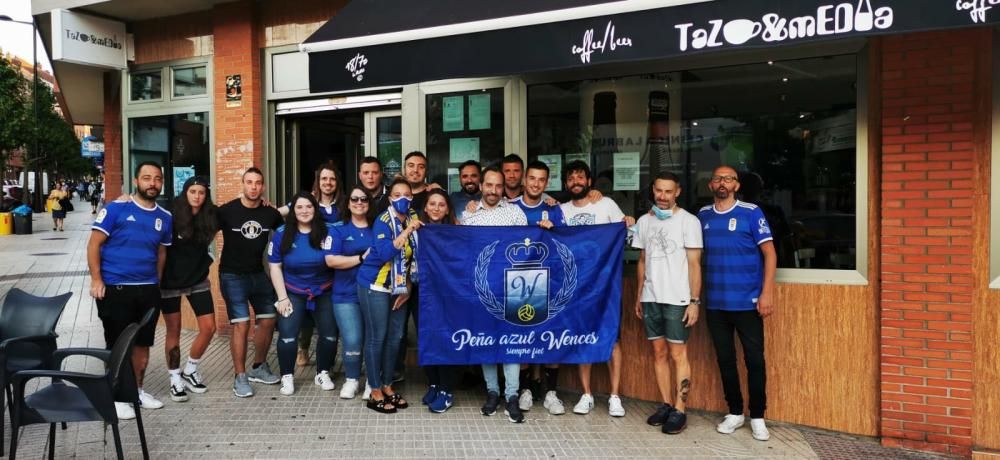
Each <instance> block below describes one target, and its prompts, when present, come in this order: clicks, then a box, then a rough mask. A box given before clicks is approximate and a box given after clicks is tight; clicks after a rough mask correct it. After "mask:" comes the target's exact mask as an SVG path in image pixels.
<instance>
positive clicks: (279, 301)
mask: <svg viewBox="0 0 1000 460" xmlns="http://www.w3.org/2000/svg"><path fill="white" fill-rule="evenodd" d="M286 300H288V297H285V298H284V299H278V303H281V302H284V301H286Z"/></svg>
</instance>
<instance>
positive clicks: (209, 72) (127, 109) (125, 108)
mask: <svg viewBox="0 0 1000 460" xmlns="http://www.w3.org/2000/svg"><path fill="white" fill-rule="evenodd" d="M200 66H204V67H205V68H206V85H205V86H206V87H205V94H203V95H198V96H186V97H181V98H164V99H161V100H158V101H131V100H130V99H129V97H130V94H131V81H132V79H131V75H132V73H148V72H151V71H154V70H156V69H159V70H160V72H161V75H163V74H167V73H169V75H170V80H164V81H167V84H166V85H161V89H162V90H163V91H165V92H166V94H169V95H173V71H172V70H171V69H172V68H175V67H177V68H184V67H200ZM212 76H213V69H212V56H211V55H209V56H199V57H196V58H188V59H180V60H175V61H165V62H158V63H154V64H143V65H138V66H134V67H133V68H130V69H126V70H122V71H121V78H122V81H128V82H129V84H123V85H121V100H122V114H121V115H122V116H121V132H122V133H123V138H122V177H123V178H125V180H123V181H122V191H123V193H132V192H133V191H134V185H133V184H132V181H131V180H129V178H131V177H132V168H133V162H132V152H131V149H130V147H129V142H128V133H129V120H131V119H132V118H145V117H157V116H170V115H180V114H185V113H194V112H205V113H206V117H207V120H208V142H209V152H208V154H209V161H208V165H209V176H210V177H209V180H210V181H212V183H215V178H216V165H215V128H216V127H215V106H214V104H213V101H214V99H213V93H214V85H212ZM161 95H162V94H161Z"/></svg>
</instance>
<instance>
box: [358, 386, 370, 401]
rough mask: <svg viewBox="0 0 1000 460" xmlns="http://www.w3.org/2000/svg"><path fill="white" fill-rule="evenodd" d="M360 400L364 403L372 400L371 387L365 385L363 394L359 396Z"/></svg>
mask: <svg viewBox="0 0 1000 460" xmlns="http://www.w3.org/2000/svg"><path fill="white" fill-rule="evenodd" d="M361 399H363V400H365V401H367V400H369V399H372V387H370V386H368V384H367V383H366V384H365V392H364V394H362V395H361Z"/></svg>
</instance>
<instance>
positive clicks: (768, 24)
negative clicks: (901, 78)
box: [674, 0, 893, 51]
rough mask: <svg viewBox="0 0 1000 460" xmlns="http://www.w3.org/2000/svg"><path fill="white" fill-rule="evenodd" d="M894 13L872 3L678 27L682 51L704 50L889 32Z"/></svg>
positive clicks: (825, 7) (862, 0)
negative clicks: (790, 15) (753, 42)
mask: <svg viewBox="0 0 1000 460" xmlns="http://www.w3.org/2000/svg"><path fill="white" fill-rule="evenodd" d="M892 23H893V10H892V8H891V7H888V6H883V7H879V8H875V9H873V8H872V4H871V0H858V3H857V5H855V4H853V3H846V2H845V3H839V4H836V5H823V6H820V7H818V8H816V12H815V13H814V14H810V15H804V16H797V17H793V18H788V17H784V16H782V15H780V14H776V13H767V14H764V15H761V18H760V21H753V20H750V19H731V20H728V21H727V20H725V19H713V20H710V21H708V23H707V25H706V26H705V27H696V26H695V24H694V23H685V24H678V25H676V26H674V28H675V29H677V30H678V32H679V34H680V42H679V44H680V50H681V51H687V50H688V49H689V48H690V49H694V50H700V49H704V48H715V47H719V46H723V45H726V44H729V45H742V44H744V43H746V42H748V41H750V40H751V39H753V38H756V37H758V36H759V37H760V39H761V40H763V41H765V42H781V41H785V40H795V39H799V38H805V37H814V36H821V35H838V34H846V33H850V32H867V31H871V30H875V29H878V30H885V29H888V28H890V27H892Z"/></svg>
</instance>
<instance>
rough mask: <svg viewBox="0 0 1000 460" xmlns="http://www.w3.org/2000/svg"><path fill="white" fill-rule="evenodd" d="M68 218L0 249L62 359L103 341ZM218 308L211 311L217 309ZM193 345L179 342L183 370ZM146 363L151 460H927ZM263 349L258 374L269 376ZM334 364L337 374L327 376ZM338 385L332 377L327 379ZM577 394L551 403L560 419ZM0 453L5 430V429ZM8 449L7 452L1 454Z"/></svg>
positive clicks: (67, 449) (42, 431)
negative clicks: (44, 309)
mask: <svg viewBox="0 0 1000 460" xmlns="http://www.w3.org/2000/svg"><path fill="white" fill-rule="evenodd" d="M79 209H81V211H76V212H72V213H70V214H69V216H68V217H67V219H66V225H65V229H66V231H65V232H53V231H52V230H51V228H52V227H51V220H50V219H49V216H48V215H47V214H39V215H37V216H36V217H35V220H34V229H35V234H33V235H12V236H4V237H0V261H2V262H0V297H4V296H6V292H7V291H8V290H9V289H10V288H11V287H18V288H20V289H23V290H25V291H28V292H30V293H33V294H36V295H55V294H58V293H62V292H66V291H71V292H73V294H74V295H73V297H72V298H71V299H70V302H69V305H68V306H67V307H66V311H65V313H64V314H63V316H62V319H61V320H60V322H59V325H58V328H57V332H58V333H59V334H60V337H59V346H60V347H99V348H103V346H104V339H103V336H102V328H101V323H100V320H98V318H97V313H96V308H95V306H94V302H93V299H91V298H90V296H89V294H88V288H89V280H90V279H89V275H88V274H87V273H88V272H87V266H86V265H87V263H86V245H87V238H88V237H89V235H90V223H91V219H92V216H91V215H90V213H87V212H85V211H84V209H86V210H89V207H86V206H80V207H79ZM216 308H223V306H222V305H217V306H216ZM192 338H193V334H191V333H184V334H183V336H182V344H181V348H182V357H186V356H187V350H188V349H189V346H190V341H191V339H192ZM156 339H157V341H156V344H155V345H154V347H153V349H152V353H151V361H150V367H149V371H148V373H147V377H146V390H147V391H148V392H150V393H152V394H154V395H156V396H157V397H158V398H159V399H161V400H163V401H164V402H165V404H166V406H165V407H164V408H163V409H160V410H149V411H143V422H144V425H145V427H146V434H147V439H148V442H149V449H150V454H151V455H152V456H153V457H154V458H203V457H208V456H211V457H212V458H216V459H219V458H334V457H347V458H604V459H609V458H630V459H636V458H835V459H848V458H864V459H871V458H900V459H928V458H939V457H935V456H931V455H926V454H920V453H913V452H907V451H901V450H893V449H885V448H882V447H881V446H880V445H879V444H878V442H877V441H876V440H873V439H869V438H859V437H854V436H848V435H841V434H837V433H830V432H824V431H818V430H813V429H808V428H803V427H798V426H793V425H787V424H780V423H777V422H772V423H770V425H769V426H770V430H771V440H770V441H769V442H759V441H755V440H754V439H753V438H752V437H751V436H750V430H749V426H747V427H745V428H743V429H740V430H738V431H737V432H736V433H735V434H733V435H729V436H725V435H720V434H718V433H716V432H715V424H716V423H717V422H718V419H719V418H720V416H719V414H715V413H705V412H698V411H691V413H690V414H689V419H688V428H687V430H686V431H685V432H684V433H682V434H680V435H676V436H667V435H664V434H661V433H660V432H659V430H658V429H655V428H653V427H649V426H647V425H646V423H645V419H646V417H647V416H648V415H649V414H650V413H652V412H653V411H654V409H655V405H654V404H652V403H648V402H643V401H634V400H626V401H625V407H626V410H627V411H628V415H627V416H626V417H623V418H612V417H609V416H608V413H607V399H606V398H605V397H600V396H599V397H598V398H597V407H596V409H595V410H594V411H593V412H592V413H591V414H590V415H587V416H579V415H575V414H572V413H568V414H566V415H562V416H550V415H548V412H547V411H546V410H545V409H543V408H542V407H541V404H540V403H536V405H535V407H534V409H533V410H532V411H530V412H528V413H526V414H525V415H526V421H525V423H523V424H517V425H515V424H512V423H509V422H508V421H507V420H506V417H503V416H502V414H501V415H498V416H493V417H484V416H482V415H480V414H479V406H480V405H481V404H482V399H483V397H482V390H480V389H469V390H464V391H459V392H458V393H457V394H456V399H455V407H453V408H452V409H451V410H449V411H448V412H447V413H445V414H433V413H431V412H429V411H427V409H426V408H424V407H422V406H420V404H419V401H418V400H419V398H420V397H421V396H422V394H423V390H424V389H425V386H424V383H423V376H422V373H421V372H419V371H417V370H412V371H411V372H409V373H408V374H407V381H406V382H405V383H403V384H402V385H401V386H399V387H398V388H397V390H398V391H400V392H401V393H403V394H404V395H406V396H407V397H408V399H409V400H410V401H411V408H409V409H406V410H402V411H400V412H399V413H397V414H395V415H381V414H376V413H374V412H372V411H370V410H368V409H366V408H365V407H364V404H363V401H361V400H360V395H359V397H358V398H356V399H354V400H342V399H339V398H338V394H339V388H338V390H335V391H333V392H322V391H320V390H319V388H318V387H316V386H315V385H313V384H312V375H313V372H314V369H313V368H312V366H309V367H307V368H306V369H300V370H298V371H297V375H296V387H297V388H296V393H295V395H293V396H290V397H285V396H281V395H279V393H278V386H277V385H274V386H266V385H259V384H254V385H255V391H256V392H257V394H256V396H254V397H252V398H248V399H238V398H236V397H234V396H233V394H232V391H231V385H232V364H231V359H230V355H229V346H228V338H226V337H216V338H215V339H214V340H213V342H212V344H211V346H210V347H209V349H208V352H207V354H206V355H205V357H204V359H203V361H202V364H201V365H200V370H201V372H202V374H203V376H204V377H205V379H206V384H207V385H208V386H209V388H210V390H209V391H208V392H207V393H205V394H202V395H197V394H190V401H188V402H185V403H174V402H171V401H170V398H169V394H168V391H167V382H168V377H167V372H166V368H165V365H164V356H163V330H162V328H161V329H159V330H158V331H157V338H156ZM276 361H277V358H276V357H275V356H274V353H273V347H272V353H271V356H270V362H271V366H272V368H273V369H277V368H278V366H277V362H276ZM339 364H340V363H339V360H338V367H339ZM98 366H99V364H98V363H97V362H96V361H93V360H83V359H80V360H78V361H70V362H69V364H68V368H70V369H72V370H88V369H89V370H95V369H97V368H98ZM335 381H336V382H337V385H338V387H339V385H340V384H341V383H342V381H343V376H342V375H341V374H340V373H339V369H338V373H337V375H336V376H335ZM577 396H578V395H574V394H568V393H567V394H562V395H561V397H562V398H563V400H564V402H565V403H566V405H567V406H568V407H567V409H571V407H572V404H573V403H574V402H575V401H576V398H577ZM4 426H5V428H6V429H7V432H6V433H4V436H5V445H6V446H7V447H9V439H10V423H9V421H7V422H6V423H5V425H4ZM47 430H48V427H47V426H44V425H35V426H29V427H27V428H24V429H23V431H22V433H21V439H22V442H21V445H20V447H19V449H18V453H19V455H21V456H22V457H27V458H36V457H38V456H42V455H45V453H46V452H47V450H46V448H47V446H46V443H47V433H48V431H47ZM122 436H123V442H124V444H125V452H126V456H127V457H128V458H139V457H141V451H140V448H139V440H138V434H137V432H136V427H135V423H134V422H133V421H128V422H123V424H122ZM8 450H9V449H8ZM55 450H56V456H57V457H58V458H71V457H75V458H112V457H114V455H115V453H114V445H113V443H112V442H111V435H110V431H109V432H107V433H106V432H105V431H104V429H103V427H102V424H100V423H77V424H71V425H70V427H69V429H68V430H66V431H62V430H58V431H57V433H56V446H55Z"/></svg>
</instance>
